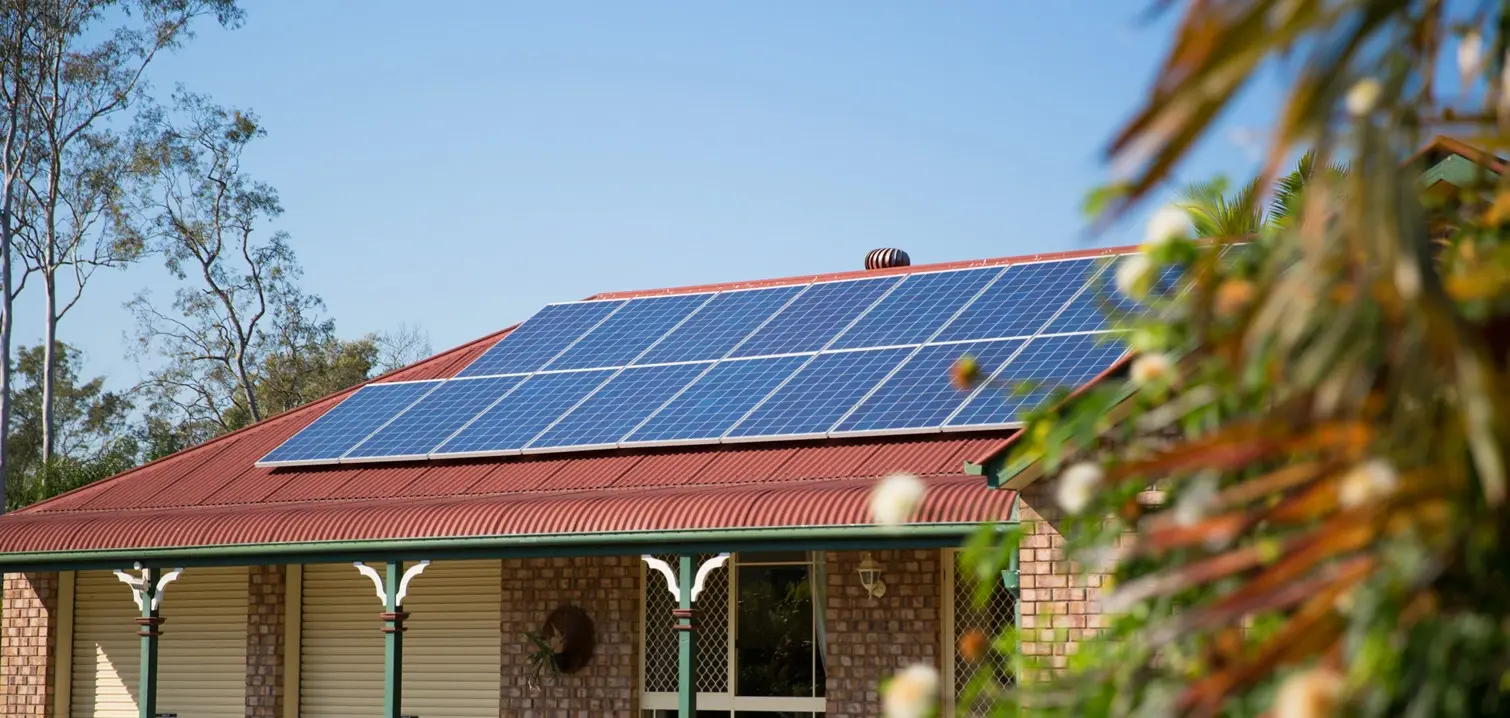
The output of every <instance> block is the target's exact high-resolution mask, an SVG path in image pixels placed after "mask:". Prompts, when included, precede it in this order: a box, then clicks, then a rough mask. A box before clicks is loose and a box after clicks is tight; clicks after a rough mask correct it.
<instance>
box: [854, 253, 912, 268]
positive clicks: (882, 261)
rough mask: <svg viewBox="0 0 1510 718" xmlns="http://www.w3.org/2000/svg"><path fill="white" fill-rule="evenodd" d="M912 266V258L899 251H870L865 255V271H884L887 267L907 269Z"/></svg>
mask: <svg viewBox="0 0 1510 718" xmlns="http://www.w3.org/2000/svg"><path fill="white" fill-rule="evenodd" d="M911 265H912V258H911V257H909V256H907V253H906V252H903V251H902V250H900V249H890V248H888V249H872V250H870V253H869V254H866V255H865V268H866V269H886V268H888V267H907V266H911Z"/></svg>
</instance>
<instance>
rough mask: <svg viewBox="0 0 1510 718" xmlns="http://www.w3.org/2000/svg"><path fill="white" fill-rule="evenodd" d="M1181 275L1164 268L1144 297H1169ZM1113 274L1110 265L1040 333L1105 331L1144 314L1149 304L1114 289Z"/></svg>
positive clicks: (1113, 267) (1178, 271)
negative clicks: (1136, 300)
mask: <svg viewBox="0 0 1510 718" xmlns="http://www.w3.org/2000/svg"><path fill="white" fill-rule="evenodd" d="M1118 261H1120V259H1119V260H1118ZM1181 274H1182V272H1181V270H1180V268H1179V267H1176V266H1167V267H1164V268H1163V269H1161V270H1160V271H1159V274H1158V276H1157V277H1155V278H1154V281H1153V285H1152V286H1151V287H1150V288H1149V290H1148V296H1149V297H1150V298H1153V299H1161V300H1162V299H1167V298H1169V297H1171V296H1172V295H1173V294H1174V293H1175V292H1177V291H1178V290H1179V282H1180V277H1181ZM1115 275H1116V265H1115V264H1111V265H1110V266H1109V267H1108V268H1107V270H1106V271H1104V272H1102V273H1101V275H1100V276H1098V277H1096V279H1095V281H1093V282H1091V285H1090V286H1089V287H1087V288H1086V290H1085V291H1084V292H1081V293H1080V295H1079V296H1077V297H1075V298H1074V299H1073V300H1071V301H1070V303H1069V305H1068V306H1066V307H1065V309H1064V312H1063V313H1061V314H1060V315H1059V316H1058V317H1055V318H1054V321H1053V322H1051V323H1050V324H1049V326H1048V328H1047V329H1044V330H1043V333H1044V334H1061V333H1067V332H1101V331H1108V330H1111V329H1113V328H1115V326H1116V323H1117V322H1119V321H1127V320H1133V319H1137V318H1138V317H1139V315H1142V314H1143V313H1145V312H1147V311H1148V310H1149V304H1147V303H1144V302H1135V301H1133V300H1132V299H1130V298H1129V297H1127V296H1126V295H1124V294H1122V292H1120V291H1118V290H1117V287H1116V283H1115V281H1114V277H1115Z"/></svg>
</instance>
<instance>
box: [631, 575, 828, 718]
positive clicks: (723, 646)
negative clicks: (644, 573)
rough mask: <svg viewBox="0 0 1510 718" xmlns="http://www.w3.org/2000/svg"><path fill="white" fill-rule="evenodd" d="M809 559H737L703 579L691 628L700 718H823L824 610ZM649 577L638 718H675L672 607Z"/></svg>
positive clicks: (820, 583) (667, 594) (664, 592)
mask: <svg viewBox="0 0 1510 718" xmlns="http://www.w3.org/2000/svg"><path fill="white" fill-rule="evenodd" d="M816 555H817V556H818V557H820V560H819V561H818V562H817V563H815V562H814V560H813V556H814V554H809V553H806V552H801V551H794V552H770V553H747V554H738V555H736V556H734V557H733V558H732V559H731V560H730V561H729V563H728V564H727V566H726V567H725V568H724V569H721V570H718V571H715V572H713V573H712V574H710V575H709V576H708V582H707V583H706V584H705V585H704V587H703V593H702V594H700V595H699V596H698V599H697V606H696V607H697V609H698V613H697V618H696V619H695V622H696V624H697V646H698V648H697V653H698V660H697V692H698V695H697V706H698V711H697V715H698V717H699V718H822V716H823V711H824V709H825V700H824V697H823V696H824V682H825V669H824V665H823V645H824V625H823V623H824V621H823V612H822V611H821V610H815V609H814V607H815V606H820V607H821V606H822V605H824V603H825V601H824V581H825V578H824V572H823V566H822V561H821V556H822V554H821V553H819V554H816ZM711 557H712V555H711V554H709V555H703V556H698V557H697V559H696V560H697V563H698V564H701V563H702V562H703V561H706V560H707V559H709V558H711ZM659 558H661V559H662V560H665V561H667V562H668V563H671V564H672V565H673V566H675V565H677V562H676V560H677V559H676V557H675V556H660V557H659ZM656 578H657V577H655V576H651V577H649V578H648V579H647V580H646V581H645V582H644V585H645V603H644V606H645V615H644V632H643V634H642V635H644V636H645V654H644V660H643V662H642V663H641V665H642V666H643V667H644V669H643V670H644V676H643V678H644V682H643V686H644V693H643V696H642V698H641V707H642V708H643V709H644V710H643V718H669V717H670V716H675V715H676V697H677V695H676V691H677V681H676V668H677V660H678V655H677V639H676V632H675V631H673V630H672V628H671V627H672V625H673V623H674V622H675V619H673V618H672V617H671V609H672V608H674V607H675V605H674V604H675V602H674V601H673V600H672V598H671V594H670V592H668V591H667V590H666V584H665V582H664V581H660V580H655V579H656ZM731 638H732V640H731Z"/></svg>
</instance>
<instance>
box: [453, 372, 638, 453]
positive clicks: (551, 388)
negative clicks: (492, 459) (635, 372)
mask: <svg viewBox="0 0 1510 718" xmlns="http://www.w3.org/2000/svg"><path fill="white" fill-rule="evenodd" d="M613 373H614V372H613V370H612V369H599V370H595V371H574V372H562V373H559V374H536V375H534V376H531V377H530V378H528V379H526V380H525V381H524V383H522V384H520V385H519V388H517V389H515V390H514V391H512V392H509V395H508V396H505V397H504V398H503V399H501V400H500V401H499V402H498V403H496V404H494V405H493V406H492V407H491V408H489V409H488V410H487V411H485V412H483V413H482V414H481V415H479V416H478V417H477V418H476V419H474V420H473V421H472V422H471V423H470V424H467V425H466V426H465V427H463V428H462V429H461V430H460V431H457V432H456V435H455V436H452V437H451V438H450V439H449V440H447V441H446V442H445V443H444V444H441V445H440V447H439V448H437V449H436V450H435V451H433V452H431V456H433V457H440V456H467V455H480V454H483V455H485V454H506V453H517V452H519V451H520V450H522V449H523V448H524V447H525V445H526V444H528V443H529V442H530V440H531V439H533V438H535V435H536V434H539V433H540V432H541V431H543V430H544V429H545V428H546V427H547V426H550V424H551V422H554V421H555V420H556V419H557V417H560V416H561V415H562V414H563V413H565V412H566V410H567V409H570V408H572V407H573V406H576V404H577V402H579V401H581V400H582V399H583V398H584V397H586V396H587V395H588V394H590V393H592V391H593V390H594V389H597V388H598V386H599V385H600V384H602V383H603V381H604V380H605V379H607V378H608V377H610V376H612V375H613Z"/></svg>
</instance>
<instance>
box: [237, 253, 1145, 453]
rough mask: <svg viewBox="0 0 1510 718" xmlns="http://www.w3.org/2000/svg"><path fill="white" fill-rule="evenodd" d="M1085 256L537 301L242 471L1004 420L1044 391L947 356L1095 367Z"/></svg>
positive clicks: (1096, 320)
mask: <svg viewBox="0 0 1510 718" xmlns="http://www.w3.org/2000/svg"><path fill="white" fill-rule="evenodd" d="M1104 259H1105V258H1076V259H1067V260H1050V261H1041V262H1029V263H1022V264H1012V265H993V266H984V267H973V268H966V269H951V270H942V271H934V272H921V273H916V274H911V275H886V276H871V277H865V278H860V279H842V280H834V281H826V282H813V283H809V284H791V285H785V286H776V287H759V288H752V289H741V290H728V291H720V292H690V293H685V294H665V295H657V296H649V297H639V298H635V299H627V300H624V299H620V300H609V301H586V302H576V303H567V304H554V305H550V306H547V307H545V308H544V309H542V310H541V311H540V312H539V313H538V314H536V315H535V316H533V317H531V318H529V319H528V320H527V321H525V322H524V323H523V324H521V325H520V326H519V327H518V328H516V329H515V330H514V331H512V332H510V333H509V334H508V335H506V336H505V337H504V338H503V339H501V340H500V341H498V342H497V343H496V344H494V346H492V347H490V348H489V349H488V350H487V351H485V352H483V354H482V355H481V356H480V357H478V358H477V359H476V360H475V361H473V362H472V363H471V364H470V365H468V366H466V367H465V368H463V369H462V371H461V372H460V373H459V375H458V376H457V378H454V379H450V380H443V381H434V382H424V383H412V382H411V383H392V384H374V385H370V386H368V387H366V388H364V389H362V390H361V391H359V392H356V393H355V394H354V395H352V396H351V397H349V398H348V399H347V400H346V401H345V402H342V403H341V404H340V405H338V406H336V407H335V408H334V409H332V410H331V411H329V412H327V414H326V415H325V416H322V417H320V418H319V419H318V420H316V421H315V422H314V423H312V424H311V425H310V426H309V427H307V428H306V429H305V430H304V431H302V432H300V433H299V434H298V435H295V436H294V437H293V438H291V439H290V440H289V441H288V442H285V444H283V445H282V446H279V447H278V448H276V449H275V450H274V451H273V452H271V453H270V454H268V455H267V456H266V457H264V458H263V460H262V461H259V462H258V463H259V464H261V465H280V464H289V463H334V462H337V461H388V460H412V459H418V458H421V457H427V458H445V457H462V456H490V455H502V454H515V453H532V452H544V451H563V450H582V449H593V448H604V447H611V446H622V447H633V446H648V445H663V444H683V443H708V442H742V441H758V440H783V439H797V438H804V437H819V436H844V435H865V434H888V433H918V432H929V431H940V430H961V429H980V428H991V427H1002V426H1009V425H1014V424H1015V423H1017V422H1019V421H1021V419H1022V417H1023V415H1024V414H1025V413H1026V412H1027V411H1028V410H1030V409H1031V408H1033V407H1034V406H1036V405H1037V404H1038V403H1040V402H1041V401H1042V400H1043V399H1044V397H1046V396H1047V395H1048V391H1047V389H1040V390H1037V391H1035V392H1032V393H1030V394H1028V395H1026V396H1008V395H1006V394H1005V393H1003V392H1001V391H997V390H994V389H992V390H982V391H977V392H974V393H970V394H967V393H965V392H962V391H960V390H958V389H956V388H954V387H952V386H951V385H950V383H949V377H948V370H949V366H950V365H951V364H952V363H953V361H954V360H955V359H957V358H958V357H959V356H960V355H962V354H965V353H969V354H972V355H974V356H976V357H977V358H978V359H979V360H980V361H981V362H982V364H983V366H984V368H985V369H986V370H987V371H992V370H997V369H999V370H1000V371H999V372H997V376H998V377H1001V378H1004V379H1007V380H1052V381H1055V382H1059V383H1064V384H1070V385H1075V386H1079V385H1081V384H1083V383H1085V382H1086V381H1088V380H1090V379H1091V378H1093V377H1095V376H1096V375H1097V374H1099V373H1101V372H1103V371H1105V370H1106V369H1107V368H1108V367H1109V366H1111V364H1112V363H1113V362H1114V361H1115V360H1116V359H1117V358H1118V357H1119V356H1121V354H1122V351H1123V350H1122V348H1121V347H1120V346H1109V347H1103V346H1100V345H1098V344H1097V343H1096V340H1097V339H1098V338H1102V337H1105V336H1107V335H1108V334H1109V332H1108V326H1109V325H1108V322H1107V321H1106V320H1105V319H1104V318H1103V317H1102V313H1103V312H1102V305H1103V304H1104V302H1103V301H1102V297H1104V294H1102V293H1101V288H1089V289H1088V288H1087V282H1088V281H1089V280H1093V279H1100V280H1101V283H1103V284H1104V283H1105V278H1110V277H1111V276H1112V275H1111V273H1110V272H1106V271H1103V269H1102V268H1103V266H1104V265H1105V261H1104ZM1173 280H1174V275H1173V274H1172V273H1166V276H1164V277H1163V278H1161V280H1160V287H1161V288H1162V287H1164V286H1165V285H1166V284H1168V285H1170V286H1172V284H1173ZM1112 301H1115V302H1121V303H1122V304H1121V305H1119V306H1123V305H1127V303H1126V301H1125V300H1122V299H1120V298H1114V299H1113V300H1112ZM437 387H438V388H437Z"/></svg>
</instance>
